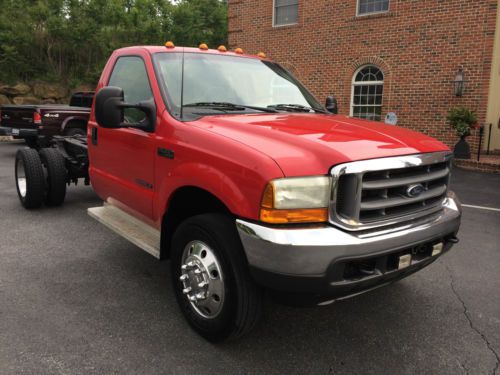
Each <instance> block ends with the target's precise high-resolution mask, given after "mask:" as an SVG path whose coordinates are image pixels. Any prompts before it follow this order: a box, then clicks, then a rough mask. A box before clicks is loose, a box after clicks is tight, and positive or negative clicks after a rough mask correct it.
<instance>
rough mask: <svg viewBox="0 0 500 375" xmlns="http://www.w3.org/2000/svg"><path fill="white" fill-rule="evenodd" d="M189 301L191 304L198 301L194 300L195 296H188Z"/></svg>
mask: <svg viewBox="0 0 500 375" xmlns="http://www.w3.org/2000/svg"><path fill="white" fill-rule="evenodd" d="M189 300H190V301H191V302H196V301H198V299H197V298H196V296H189Z"/></svg>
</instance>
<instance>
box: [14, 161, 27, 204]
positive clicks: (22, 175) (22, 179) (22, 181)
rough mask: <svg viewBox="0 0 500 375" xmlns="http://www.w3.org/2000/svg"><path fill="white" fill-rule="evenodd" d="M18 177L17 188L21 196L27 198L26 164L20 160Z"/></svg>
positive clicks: (17, 165)
mask: <svg viewBox="0 0 500 375" xmlns="http://www.w3.org/2000/svg"><path fill="white" fill-rule="evenodd" d="M16 176H17V188H18V189H19V195H20V196H21V197H22V198H25V197H26V172H25V171H24V163H23V162H22V160H18V162H17V164H16Z"/></svg>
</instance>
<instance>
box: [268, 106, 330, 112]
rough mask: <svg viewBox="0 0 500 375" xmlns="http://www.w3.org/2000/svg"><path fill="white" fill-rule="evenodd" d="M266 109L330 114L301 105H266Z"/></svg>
mask: <svg viewBox="0 0 500 375" xmlns="http://www.w3.org/2000/svg"><path fill="white" fill-rule="evenodd" d="M267 107H268V108H274V109H277V110H282V111H292V112H311V111H314V112H319V113H325V114H330V112H328V111H325V110H323V109H318V108H313V107H308V106H305V105H301V104H273V105H268V106H267Z"/></svg>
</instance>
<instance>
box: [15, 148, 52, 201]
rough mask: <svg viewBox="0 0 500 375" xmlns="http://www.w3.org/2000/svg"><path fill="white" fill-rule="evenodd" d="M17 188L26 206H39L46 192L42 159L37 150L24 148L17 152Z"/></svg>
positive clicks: (20, 198)
mask: <svg viewBox="0 0 500 375" xmlns="http://www.w3.org/2000/svg"><path fill="white" fill-rule="evenodd" d="M15 177H16V188H17V195H18V196H19V200H20V201H21V204H22V205H23V207H24V208H27V209H33V208H39V207H40V206H41V205H42V203H43V198H44V194H45V177H44V173H43V166H42V161H41V160H40V156H39V155H38V152H37V151H36V150H33V149H30V148H23V149H20V150H18V151H17V154H16V167H15Z"/></svg>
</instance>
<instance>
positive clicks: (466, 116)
mask: <svg viewBox="0 0 500 375" xmlns="http://www.w3.org/2000/svg"><path fill="white" fill-rule="evenodd" d="M446 120H448V123H449V124H450V125H451V126H452V127H453V129H455V132H456V134H457V135H458V136H459V137H466V136H468V135H470V129H471V128H473V127H475V126H476V124H477V116H476V114H475V113H474V112H473V111H471V110H470V109H468V108H465V107H454V108H451V109H450V111H449V112H448V116H447V117H446Z"/></svg>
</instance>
